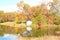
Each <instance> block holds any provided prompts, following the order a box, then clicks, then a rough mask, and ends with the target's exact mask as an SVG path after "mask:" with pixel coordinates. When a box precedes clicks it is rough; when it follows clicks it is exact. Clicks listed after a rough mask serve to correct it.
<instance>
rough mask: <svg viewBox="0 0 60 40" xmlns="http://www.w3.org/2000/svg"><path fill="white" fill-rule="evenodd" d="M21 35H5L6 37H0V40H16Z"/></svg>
mask: <svg viewBox="0 0 60 40" xmlns="http://www.w3.org/2000/svg"><path fill="white" fill-rule="evenodd" d="M19 36H20V35H13V34H4V36H0V40H16V39H17V38H18V37H19Z"/></svg>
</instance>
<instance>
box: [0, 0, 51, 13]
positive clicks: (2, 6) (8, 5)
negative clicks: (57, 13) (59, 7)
mask: <svg viewBox="0 0 60 40" xmlns="http://www.w3.org/2000/svg"><path fill="white" fill-rule="evenodd" d="M19 1H20V0H0V10H3V11H5V12H10V11H17V10H18V8H17V6H16V4H17V3H18V2H19ZM48 2H52V0H24V3H27V4H29V5H30V6H36V5H38V4H41V3H48Z"/></svg>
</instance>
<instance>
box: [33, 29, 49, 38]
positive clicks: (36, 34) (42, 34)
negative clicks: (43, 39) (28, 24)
mask: <svg viewBox="0 0 60 40" xmlns="http://www.w3.org/2000/svg"><path fill="white" fill-rule="evenodd" d="M48 32H49V30H48V29H43V30H42V31H40V30H38V29H36V30H32V36H34V37H39V36H44V35H48Z"/></svg>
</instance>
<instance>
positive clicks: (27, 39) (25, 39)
mask: <svg viewBox="0 0 60 40" xmlns="http://www.w3.org/2000/svg"><path fill="white" fill-rule="evenodd" d="M18 40H60V36H44V37H20V38H18Z"/></svg>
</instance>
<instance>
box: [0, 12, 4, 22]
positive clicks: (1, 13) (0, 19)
mask: <svg viewBox="0 0 60 40" xmlns="http://www.w3.org/2000/svg"><path fill="white" fill-rule="evenodd" d="M3 21H4V11H0V22H3Z"/></svg>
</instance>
